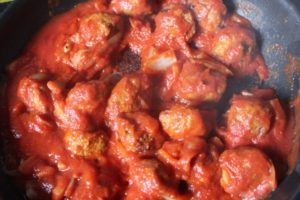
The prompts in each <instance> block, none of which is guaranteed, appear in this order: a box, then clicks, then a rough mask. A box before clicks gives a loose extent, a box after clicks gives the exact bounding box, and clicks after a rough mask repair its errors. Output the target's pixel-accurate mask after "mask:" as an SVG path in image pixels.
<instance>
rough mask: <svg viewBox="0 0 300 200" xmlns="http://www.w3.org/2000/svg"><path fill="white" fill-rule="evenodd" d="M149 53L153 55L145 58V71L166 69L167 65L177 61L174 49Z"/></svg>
mask: <svg viewBox="0 0 300 200" xmlns="http://www.w3.org/2000/svg"><path fill="white" fill-rule="evenodd" d="M151 54H154V55H153V56H152V57H150V58H149V59H147V60H146V62H145V64H144V68H145V69H146V71H148V70H150V71H152V72H161V71H166V70H167V69H168V68H169V67H171V66H172V65H174V64H176V63H177V58H176V55H175V52H174V51H171V50H169V51H165V52H162V53H158V52H155V53H154V52H151Z"/></svg>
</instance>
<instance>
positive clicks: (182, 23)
mask: <svg viewBox="0 0 300 200" xmlns="http://www.w3.org/2000/svg"><path fill="white" fill-rule="evenodd" d="M155 25H156V28H155V32H154V38H153V39H154V41H153V42H154V44H155V45H156V46H157V47H163V46H164V47H169V48H171V49H180V48H182V50H183V51H184V50H187V48H188V47H187V45H186V42H187V41H189V40H190V39H191V38H192V36H193V35H194V34H195V32H196V27H195V23H194V19H193V14H192V12H191V11H190V10H189V9H187V8H186V7H185V6H183V5H180V4H169V5H166V6H165V7H164V8H163V10H162V11H161V12H159V13H158V14H157V15H156V16H155Z"/></svg>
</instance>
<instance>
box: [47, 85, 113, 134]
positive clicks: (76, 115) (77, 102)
mask: <svg viewBox="0 0 300 200" xmlns="http://www.w3.org/2000/svg"><path fill="white" fill-rule="evenodd" d="M55 84H56V83H54V82H49V83H48V87H49V88H50V90H51V91H52V94H53V95H52V96H53V99H54V107H55V109H54V116H55V117H56V119H57V123H58V125H59V126H60V127H62V128H67V129H72V130H81V131H93V130H95V129H96V128H97V127H99V126H101V124H102V123H103V120H104V111H105V107H106V99H107V96H108V88H107V86H106V84H105V83H104V82H102V81H89V82H85V83H84V82H82V83H77V84H76V85H75V86H74V87H73V88H72V89H71V90H70V91H69V93H68V94H67V97H66V98H65V99H64V97H63V96H62V95H57V94H55V93H56V92H57V91H56V90H57V89H56V87H58V86H56V85H55Z"/></svg>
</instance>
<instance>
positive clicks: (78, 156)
mask: <svg viewBox="0 0 300 200" xmlns="http://www.w3.org/2000/svg"><path fill="white" fill-rule="evenodd" d="M255 41H256V40H255V34H254V30H253V28H252V26H251V23H250V22H249V21H248V20H246V19H244V18H243V17H241V16H239V15H237V14H235V13H229V12H228V11H227V9H226V7H225V6H224V4H223V2H222V1H221V0H210V1H207V0H164V1H158V0H157V1H147V0H111V1H101V0H91V1H87V2H86V3H82V4H79V5H78V6H76V8H74V9H72V10H71V11H69V12H67V13H65V14H63V15H60V16H57V17H55V18H53V19H52V20H51V21H50V22H49V23H48V24H47V25H46V26H45V27H44V28H43V29H42V30H41V31H40V32H39V33H38V34H37V35H36V37H35V38H34V39H33V41H32V42H31V43H30V44H29V46H28V47H27V49H26V51H25V52H24V54H23V55H22V56H21V57H20V58H18V59H17V60H16V61H15V62H14V63H12V64H11V65H10V66H9V72H8V73H9V84H8V89H7V98H8V108H9V122H10V123H9V125H10V134H8V135H7V136H6V140H7V142H6V143H7V144H8V145H7V147H6V157H7V158H6V161H7V162H6V165H7V168H9V169H11V170H12V169H16V170H17V172H18V173H17V175H15V180H16V182H18V184H19V185H22V186H23V189H24V191H25V193H26V195H27V196H28V198H29V199H55V200H60V199H84V200H88V199H93V200H94V199H128V200H129V199H130V200H132V199H135V200H144V199H151V200H152V199H157V200H160V199H162V200H167V199H168V200H170V199H172V200H175V199H176V200H181V199H200V200H210V199H263V198H266V197H267V196H268V195H269V193H270V192H271V191H273V190H274V189H275V188H276V186H277V183H278V181H280V180H281V179H282V178H283V177H284V176H285V175H286V173H287V170H288V160H287V157H288V156H289V154H290V151H291V146H292V145H291V144H292V139H293V138H292V137H291V131H290V129H289V121H290V120H291V118H290V117H289V116H290V115H289V112H288V111H286V110H285V109H284V108H283V107H282V105H281V103H280V100H279V99H278V98H277V97H276V92H275V91H274V90H272V89H257V88H256V89H248V90H247V91H244V92H243V93H242V94H236V95H234V96H233V97H232V100H231V102H230V106H229V109H228V111H227V112H226V113H225V114H224V115H223V117H221V118H222V120H221V122H217V119H219V118H220V116H218V112H217V110H216V109H215V108H217V107H218V106H216V105H218V104H219V103H220V102H219V101H220V99H221V98H222V95H223V94H224V92H225V91H226V88H227V87H230V86H228V85H227V79H228V78H229V77H237V78H241V79H242V78H243V77H245V76H250V75H254V74H255V73H257V74H258V76H259V77H260V78H261V79H262V80H264V79H266V78H267V76H268V70H267V68H266V65H265V63H264V60H263V57H262V55H261V54H260V52H259V51H258V48H257V45H256V42H255Z"/></svg>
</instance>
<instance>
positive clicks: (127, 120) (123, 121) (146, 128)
mask: <svg viewBox="0 0 300 200" xmlns="http://www.w3.org/2000/svg"><path fill="white" fill-rule="evenodd" d="M116 132H117V139H118V140H120V141H121V143H122V144H123V146H124V147H125V149H126V150H127V151H130V152H134V153H137V154H138V155H149V154H154V153H155V151H156V150H157V149H158V148H160V147H161V145H162V143H163V141H164V136H163V134H162V133H161V131H160V126H159V123H158V121H157V120H156V119H154V118H152V117H151V116H150V115H148V114H147V113H143V112H135V113H123V114H120V115H119V116H118V118H117V119H116Z"/></svg>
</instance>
